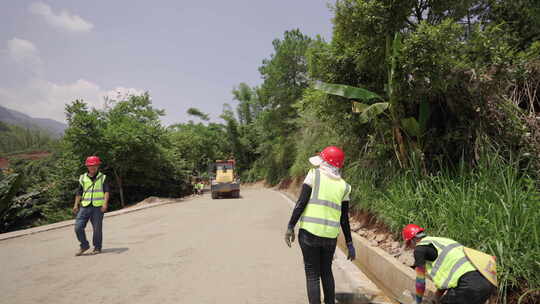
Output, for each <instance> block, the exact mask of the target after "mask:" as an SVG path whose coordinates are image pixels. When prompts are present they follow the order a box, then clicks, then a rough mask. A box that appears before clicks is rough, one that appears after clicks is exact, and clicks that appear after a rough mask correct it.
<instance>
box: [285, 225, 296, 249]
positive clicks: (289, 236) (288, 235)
mask: <svg viewBox="0 0 540 304" xmlns="http://www.w3.org/2000/svg"><path fill="white" fill-rule="evenodd" d="M293 242H294V229H292V228H287V232H285V243H287V246H289V247H291V243H293Z"/></svg>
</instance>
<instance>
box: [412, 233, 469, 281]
mask: <svg viewBox="0 0 540 304" xmlns="http://www.w3.org/2000/svg"><path fill="white" fill-rule="evenodd" d="M422 245H433V246H434V247H435V248H436V249H437V259H435V261H433V262H431V261H426V270H427V273H428V274H429V276H430V277H431V280H432V281H433V283H434V284H435V286H436V287H437V288H438V289H448V288H454V287H456V286H457V285H458V281H459V278H460V277H461V276H462V275H464V274H465V273H467V272H470V271H475V270H476V268H475V267H474V265H473V264H471V262H469V259H468V258H467V256H465V253H464V252H463V248H464V247H463V245H461V244H460V243H458V242H456V241H454V240H451V239H447V238H440V237H425V238H423V239H422V240H421V241H420V242H419V243H418V246H422Z"/></svg>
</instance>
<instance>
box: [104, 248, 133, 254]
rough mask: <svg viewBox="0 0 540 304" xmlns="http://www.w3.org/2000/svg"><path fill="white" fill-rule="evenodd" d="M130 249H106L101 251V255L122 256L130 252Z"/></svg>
mask: <svg viewBox="0 0 540 304" xmlns="http://www.w3.org/2000/svg"><path fill="white" fill-rule="evenodd" d="M128 250H129V248H127V247H122V248H104V249H102V250H101V254H104V253H116V254H120V253H124V252H126V251H128Z"/></svg>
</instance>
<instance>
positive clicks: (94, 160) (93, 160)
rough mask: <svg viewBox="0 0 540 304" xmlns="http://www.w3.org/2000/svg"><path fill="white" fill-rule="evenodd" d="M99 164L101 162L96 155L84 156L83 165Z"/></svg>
mask: <svg viewBox="0 0 540 304" xmlns="http://www.w3.org/2000/svg"><path fill="white" fill-rule="evenodd" d="M99 164H101V160H100V159H99V157H97V156H94V155H92V156H88V157H87V158H86V162H85V165H87V166H95V165H99Z"/></svg>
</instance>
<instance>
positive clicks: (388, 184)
mask: <svg viewBox="0 0 540 304" xmlns="http://www.w3.org/2000/svg"><path fill="white" fill-rule="evenodd" d="M518 163H519V162H517V161H508V160H505V159H503V158H502V157H500V156H498V155H497V154H492V155H490V156H486V157H484V158H483V159H482V160H481V161H480V162H479V164H478V165H477V166H475V167H474V168H469V167H468V166H466V165H463V164H462V165H461V166H460V167H459V168H458V169H457V170H455V171H454V172H450V171H443V172H439V173H438V174H436V175H430V176H423V175H421V174H419V173H416V172H412V171H409V172H407V173H403V174H398V175H395V176H394V177H392V178H387V180H385V181H384V182H383V183H382V184H379V185H376V184H375V182H373V181H374V180H375V178H374V176H373V173H370V172H369V171H362V170H354V169H353V170H352V171H354V173H356V175H354V176H351V175H349V178H350V179H354V182H355V188H356V189H355V192H354V193H353V201H355V202H356V203H357V207H358V208H361V209H365V210H368V211H370V212H372V213H374V214H376V215H377V217H378V218H379V219H380V220H382V221H383V222H384V223H385V224H386V225H388V226H389V228H390V229H391V230H392V231H394V232H395V233H396V234H397V233H398V232H399V231H400V229H401V228H402V227H403V226H404V225H406V224H408V223H416V224H418V225H420V226H423V227H425V228H426V230H427V232H428V234H430V235H433V236H442V237H448V238H452V239H455V240H456V241H458V242H460V243H462V244H463V245H465V246H468V247H472V248H475V249H478V250H481V251H484V252H486V253H489V254H492V255H495V256H496V257H497V263H498V265H497V267H498V277H499V278H498V279H499V293H500V301H501V302H502V303H506V301H507V299H506V294H507V291H508V290H509V289H514V290H515V289H519V290H521V291H526V290H532V289H538V288H539V287H540V203H539V202H540V192H539V191H538V183H537V181H536V179H534V178H532V177H530V176H529V175H527V174H525V173H524V172H525V171H526V170H522V169H520V168H519V167H518V165H517V164H518ZM349 173H352V172H349Z"/></svg>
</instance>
